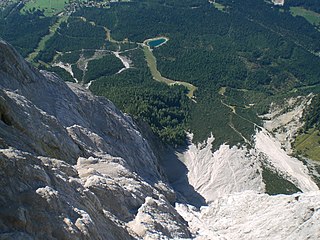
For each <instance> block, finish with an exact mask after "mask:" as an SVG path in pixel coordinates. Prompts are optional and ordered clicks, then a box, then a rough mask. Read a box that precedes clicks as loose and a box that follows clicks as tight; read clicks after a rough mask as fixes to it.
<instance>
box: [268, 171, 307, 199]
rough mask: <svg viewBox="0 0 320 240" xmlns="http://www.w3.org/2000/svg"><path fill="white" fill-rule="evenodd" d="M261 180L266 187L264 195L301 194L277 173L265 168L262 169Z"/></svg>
mask: <svg viewBox="0 0 320 240" xmlns="http://www.w3.org/2000/svg"><path fill="white" fill-rule="evenodd" d="M262 178H263V182H264V183H265V185H266V193H267V194H269V195H277V194H293V193H297V192H302V191H301V190H300V189H299V188H297V187H296V186H295V185H294V184H293V183H292V182H290V181H288V180H286V179H285V178H284V177H282V176H281V175H280V174H279V173H277V172H275V171H274V170H271V169H270V168H268V167H267V166H263V167H262Z"/></svg>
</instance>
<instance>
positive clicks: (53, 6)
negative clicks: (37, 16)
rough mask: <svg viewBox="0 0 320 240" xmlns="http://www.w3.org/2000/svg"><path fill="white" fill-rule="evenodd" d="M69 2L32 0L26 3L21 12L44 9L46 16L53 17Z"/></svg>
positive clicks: (66, 0)
mask: <svg viewBox="0 0 320 240" xmlns="http://www.w3.org/2000/svg"><path fill="white" fill-rule="evenodd" d="M68 3H69V1H68V0H31V1H29V2H27V3H26V4H25V6H24V7H23V8H22V9H21V11H20V12H21V13H27V12H33V11H37V10H40V11H43V13H44V15H45V16H47V17H51V16H54V15H57V14H58V13H60V12H62V11H63V10H64V7H65V5H66V4H68Z"/></svg>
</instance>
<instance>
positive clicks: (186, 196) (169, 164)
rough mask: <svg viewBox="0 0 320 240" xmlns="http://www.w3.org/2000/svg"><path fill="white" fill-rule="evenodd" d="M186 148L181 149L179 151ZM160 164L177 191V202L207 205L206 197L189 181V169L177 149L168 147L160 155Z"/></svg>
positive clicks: (198, 206)
mask: <svg viewBox="0 0 320 240" xmlns="http://www.w3.org/2000/svg"><path fill="white" fill-rule="evenodd" d="M184 150H185V149H179V150H178V152H183V151H184ZM160 165H161V167H162V168H163V170H164V173H165V174H166V176H167V178H168V181H169V183H170V185H171V187H172V188H173V189H174V190H175V192H176V193H177V202H179V203H187V204H190V205H193V206H195V207H197V208H200V207H201V206H206V205H207V204H206V201H205V199H204V198H203V197H202V196H201V195H200V194H199V193H198V192H197V191H196V190H195V189H194V187H193V186H192V185H191V184H190V183H189V180H188V177H187V176H188V169H187V167H186V166H185V165H184V163H183V162H181V160H180V159H179V158H178V156H177V151H176V150H174V149H170V148H166V149H165V151H163V153H162V155H161V157H160Z"/></svg>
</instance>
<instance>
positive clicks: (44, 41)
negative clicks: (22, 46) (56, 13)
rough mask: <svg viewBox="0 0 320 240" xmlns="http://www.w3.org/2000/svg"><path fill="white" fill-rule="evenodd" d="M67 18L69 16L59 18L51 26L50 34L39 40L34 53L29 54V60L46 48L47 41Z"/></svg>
mask: <svg viewBox="0 0 320 240" xmlns="http://www.w3.org/2000/svg"><path fill="white" fill-rule="evenodd" d="M67 19H68V17H67V16H62V17H60V18H58V20H57V22H56V23H55V24H53V25H52V26H51V27H50V28H49V34H47V35H46V36H44V37H43V38H42V39H41V41H40V42H39V44H38V47H37V48H36V49H35V50H34V51H33V52H32V53H30V54H29V56H28V57H27V60H28V61H30V62H32V61H33V60H34V59H35V57H36V56H37V55H38V54H39V52H40V51H42V50H44V48H45V45H46V42H47V41H48V40H49V39H50V38H51V37H52V36H53V35H54V34H55V32H56V31H57V29H58V28H59V26H60V24H61V23H63V22H66V21H67Z"/></svg>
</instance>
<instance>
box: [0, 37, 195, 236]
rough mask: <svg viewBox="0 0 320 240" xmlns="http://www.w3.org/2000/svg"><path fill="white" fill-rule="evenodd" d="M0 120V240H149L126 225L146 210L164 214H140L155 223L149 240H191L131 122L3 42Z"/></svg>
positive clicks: (0, 52) (0, 47)
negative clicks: (165, 218) (157, 238)
mask: <svg viewBox="0 0 320 240" xmlns="http://www.w3.org/2000/svg"><path fill="white" fill-rule="evenodd" d="M0 117H1V118H0V119H1V121H0V146H1V150H0V179H1V180H0V188H1V190H0V191H1V196H0V239H131V238H136V237H142V238H143V237H144V238H146V237H148V234H149V233H148V232H146V231H143V230H141V229H145V228H148V230H149V232H150V231H151V229H152V227H151V226H149V225H150V224H149V223H148V222H146V221H142V222H139V223H137V225H136V226H134V227H131V226H133V225H132V224H131V223H132V221H135V222H137V216H138V215H139V214H140V212H141V211H142V209H145V208H146V206H148V202H150V201H154V202H155V203H157V202H158V203H159V205H161V206H162V207H161V209H160V210H159V209H157V211H153V210H152V209H154V208H148V209H146V210H143V211H144V212H145V213H147V212H148V211H149V210H150V211H153V212H152V215H153V216H154V217H155V219H159V220H158V222H157V220H155V221H153V226H154V229H155V231H156V233H155V232H153V233H152V236H158V235H159V236H163V237H167V238H171V237H172V236H179V237H189V236H190V233H189V230H188V228H187V224H186V222H185V221H184V220H183V219H182V218H181V217H180V216H179V214H178V213H177V212H176V210H175V209H174V208H173V206H172V205H171V204H173V203H174V201H175V194H174V192H173V190H172V189H171V187H170V186H169V185H168V184H167V183H166V181H165V178H164V176H163V174H162V173H161V172H160V171H159V165H158V162H157V158H156V157H155V156H154V154H153V152H152V150H151V148H150V146H149V144H148V142H147V141H146V140H145V139H144V138H143V137H142V135H141V133H140V132H139V131H138V128H137V127H136V125H135V124H134V122H133V121H132V119H131V118H130V117H129V116H127V115H125V114H123V113H121V112H120V111H119V110H117V109H116V107H115V106H114V105H113V104H112V103H111V102H110V101H108V100H107V99H105V98H100V97H95V96H93V95H92V94H91V93H90V92H89V91H87V90H85V89H84V88H82V87H81V86H79V85H77V84H71V83H70V84H66V83H65V82H64V81H63V80H61V79H60V78H59V77H58V76H56V75H55V74H52V73H49V72H45V71H38V70H37V69H34V68H33V67H31V66H30V65H29V64H28V63H26V62H25V61H24V60H23V59H22V58H21V57H20V56H19V54H17V52H16V51H15V50H14V49H13V48H12V47H11V46H10V45H8V44H7V43H5V42H3V41H0ZM160 196H161V197H160ZM137 214H138V215H137ZM162 214H167V215H168V216H172V218H173V219H174V220H173V221H170V222H162V223H160V221H162V220H163V217H162ZM157 216H158V217H157ZM129 222H130V224H128V223H129ZM160 225H161V227H159V226H160ZM140 228H141V229H140ZM139 229H140V230H139Z"/></svg>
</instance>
